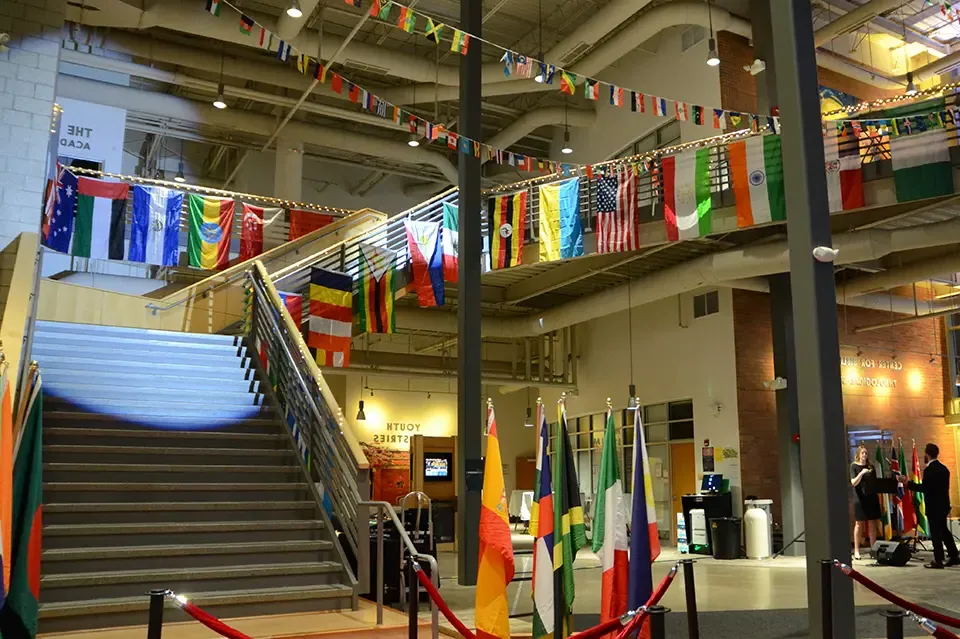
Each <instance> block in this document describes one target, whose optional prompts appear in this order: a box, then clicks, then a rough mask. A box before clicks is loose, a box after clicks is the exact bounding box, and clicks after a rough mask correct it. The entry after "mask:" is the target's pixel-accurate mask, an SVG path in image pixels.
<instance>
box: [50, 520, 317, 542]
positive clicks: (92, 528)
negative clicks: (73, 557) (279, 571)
mask: <svg viewBox="0 0 960 639" xmlns="http://www.w3.org/2000/svg"><path fill="white" fill-rule="evenodd" d="M321 528H323V522H322V521H321V520H319V519H316V520H310V519H298V520H289V521H236V522H234V521H230V522H223V521H201V522H172V523H156V524H61V525H57V526H44V527H43V536H44V538H45V539H46V538H49V537H65V536H70V537H72V536H80V535H106V534H115V535H141V534H154V533H159V534H166V535H172V534H177V533H197V532H199V533H216V532H228V531H229V532H245V531H255V530H319V529H321Z"/></svg>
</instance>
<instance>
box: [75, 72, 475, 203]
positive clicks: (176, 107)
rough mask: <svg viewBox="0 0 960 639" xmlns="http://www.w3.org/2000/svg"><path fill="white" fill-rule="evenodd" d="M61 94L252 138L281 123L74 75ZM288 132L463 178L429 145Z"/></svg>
mask: <svg viewBox="0 0 960 639" xmlns="http://www.w3.org/2000/svg"><path fill="white" fill-rule="evenodd" d="M57 95H58V96H59V97H65V98H73V99H76V100H84V101H87V102H93V103H95V104H103V105H106V106H112V107H116V108H119V109H126V110H128V111H134V112H139V113H148V114H152V115H155V116H159V117H169V118H174V119H177V120H182V121H186V122H191V123H194V124H198V125H207V126H215V127H219V128H227V129H233V130H236V131H238V132H242V133H246V134H252V135H259V136H269V135H270V134H271V133H273V131H274V129H275V128H276V119H275V118H274V117H272V116H269V115H260V114H256V113H250V112H248V111H239V110H237V109H225V110H219V109H216V108H214V107H213V106H212V105H210V104H206V103H203V102H197V101H196V100H187V99H185V98H180V97H176V96H173V95H168V94H164V93H148V92H144V91H139V90H137V89H134V88H131V87H124V86H119V85H116V84H110V83H107V82H98V81H96V80H88V79H84V78H76V77H73V76H69V75H61V76H60V77H59V79H58V81H57ZM286 132H287V134H288V135H290V136H292V137H295V138H297V139H299V140H301V141H302V142H303V143H305V144H309V145H314V146H319V147H325V148H336V149H344V150H347V151H352V152H354V153H359V154H362V155H368V156H371V157H383V158H388V159H392V160H396V161H399V162H405V163H408V164H426V165H431V166H434V167H435V168H436V169H437V170H438V171H440V173H442V174H443V175H444V177H446V178H447V179H448V180H450V182H451V183H453V184H456V182H457V179H458V175H457V167H455V166H454V165H453V164H452V163H451V162H450V160H448V159H447V158H446V156H444V155H442V154H440V153H434V152H433V151H430V150H427V149H425V148H423V147H416V148H414V147H410V146H408V145H407V144H406V143H404V142H400V141H390V140H384V139H382V138H376V137H372V136H369V135H362V134H359V133H351V132H349V131H344V130H342V129H336V128H330V127H322V126H317V125H313V124H307V123H304V122H296V121H293V122H290V123H289V124H288V125H287V127H286Z"/></svg>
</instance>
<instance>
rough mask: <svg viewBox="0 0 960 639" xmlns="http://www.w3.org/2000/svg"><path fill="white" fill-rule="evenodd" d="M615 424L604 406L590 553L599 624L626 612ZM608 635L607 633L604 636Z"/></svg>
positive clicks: (622, 512)
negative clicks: (596, 572)
mask: <svg viewBox="0 0 960 639" xmlns="http://www.w3.org/2000/svg"><path fill="white" fill-rule="evenodd" d="M617 456H618V449H617V427H616V424H615V423H614V420H613V409H612V408H607V426H606V430H605V431H604V435H603V451H602V452H601V454H600V475H599V476H598V477H597V502H596V505H595V506H594V510H593V521H594V525H593V546H592V549H593V552H594V553H596V554H597V556H598V557H599V558H600V564H601V567H602V576H601V580H600V583H601V592H600V623H604V622H606V621H610V620H611V619H616V618H617V617H620V616H621V615H623V613H625V612H626V611H627V575H628V572H629V571H628V567H629V561H628V558H627V546H628V544H627V511H626V505H627V504H626V501H625V500H624V498H623V483H622V482H621V481H620V464H619V463H618V462H617ZM608 636H609V635H608Z"/></svg>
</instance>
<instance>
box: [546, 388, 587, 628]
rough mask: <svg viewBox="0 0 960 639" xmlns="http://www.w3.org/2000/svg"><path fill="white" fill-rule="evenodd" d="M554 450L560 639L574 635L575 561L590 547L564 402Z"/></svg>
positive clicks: (556, 597)
mask: <svg viewBox="0 0 960 639" xmlns="http://www.w3.org/2000/svg"><path fill="white" fill-rule="evenodd" d="M554 448H555V449H556V451H555V453H554V459H555V460H556V464H557V472H556V475H555V476H554V482H553V497H554V514H553V529H554V531H557V532H559V534H558V535H555V536H554V540H553V542H554V547H553V561H554V566H553V571H554V572H553V575H554V592H555V595H554V603H555V606H554V636H555V637H557V638H558V639H560V638H562V637H566V636H567V635H569V634H570V629H571V628H570V626H571V624H570V616H571V615H572V613H573V602H574V599H575V598H576V596H577V592H576V586H575V585H574V578H573V562H574V560H575V559H576V557H577V551H578V550H580V549H581V548H583V547H584V546H586V545H587V534H586V530H585V529H584V526H583V507H582V506H581V505H580V484H579V482H578V481H577V470H576V466H575V465H574V458H573V449H572V448H571V447H570V437H569V435H568V434H567V409H566V406H565V404H564V400H563V399H561V400H560V407H559V419H558V422H557V437H556V439H555V440H554Z"/></svg>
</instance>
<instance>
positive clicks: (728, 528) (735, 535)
mask: <svg viewBox="0 0 960 639" xmlns="http://www.w3.org/2000/svg"><path fill="white" fill-rule="evenodd" d="M710 538H711V539H710V540H711V542H713V558H714V559H737V558H739V557H740V518H739V517H720V518H718V519H711V520H710Z"/></svg>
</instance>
